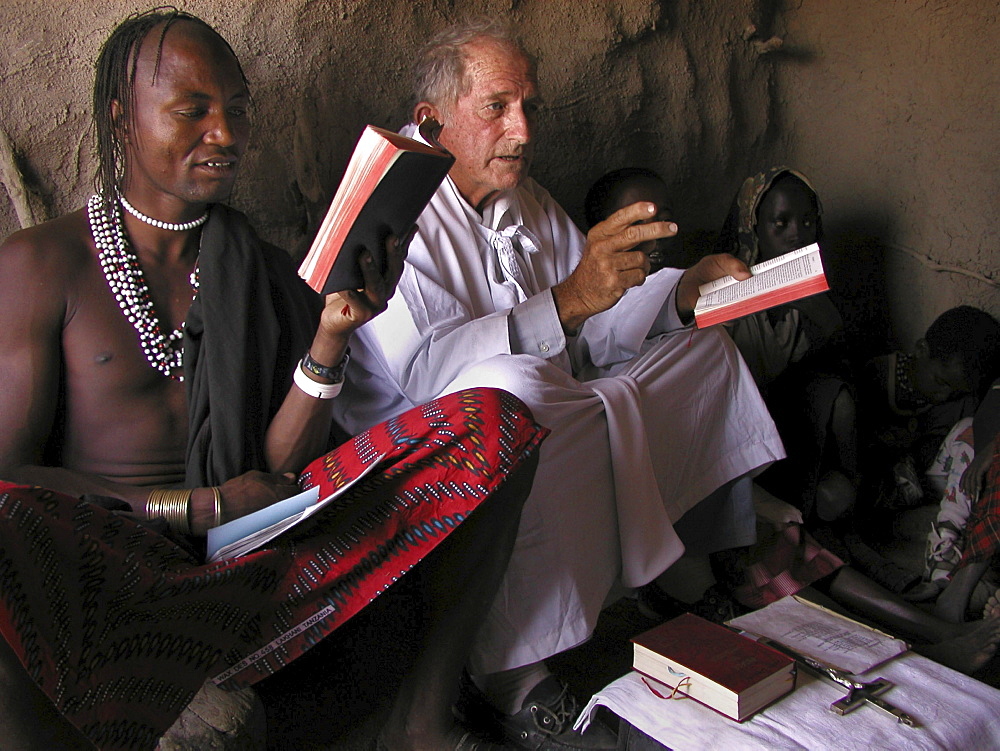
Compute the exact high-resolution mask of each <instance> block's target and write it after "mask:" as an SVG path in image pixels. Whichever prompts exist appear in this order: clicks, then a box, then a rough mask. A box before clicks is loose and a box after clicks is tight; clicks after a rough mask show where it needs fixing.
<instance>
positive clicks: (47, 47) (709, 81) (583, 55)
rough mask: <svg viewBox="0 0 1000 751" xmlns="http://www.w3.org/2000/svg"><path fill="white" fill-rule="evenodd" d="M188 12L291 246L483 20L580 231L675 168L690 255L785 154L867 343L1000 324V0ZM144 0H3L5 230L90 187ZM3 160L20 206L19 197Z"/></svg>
mask: <svg viewBox="0 0 1000 751" xmlns="http://www.w3.org/2000/svg"><path fill="white" fill-rule="evenodd" d="M178 4H179V5H180V6H181V7H183V8H184V9H186V10H189V11H191V12H193V13H196V14H198V15H200V16H202V17H203V18H205V19H206V20H207V21H209V22H210V23H213V24H214V25H216V26H217V27H218V28H219V29H220V30H221V31H222V32H223V33H224V35H225V36H226V37H227V38H228V39H229V41H230V42H231V43H232V45H233V47H234V48H235V49H236V51H237V53H238V54H239V55H240V57H241V59H242V60H243V63H244V67H245V69H246V72H247V75H248V77H249V78H250V81H251V83H252V86H253V92H254V96H255V113H254V125H255V128H254V139H253V144H252V148H251V151H250V153H249V154H248V157H247V159H246V161H245V163H244V167H243V176H242V178H241V181H240V184H239V187H238V189H237V194H236V195H235V197H234V203H235V204H236V205H237V206H239V207H240V208H242V209H243V210H245V211H247V212H248V213H249V214H250V216H251V218H252V219H253V220H254V221H255V222H256V224H257V225H258V227H259V228H260V229H261V231H262V233H263V234H264V235H265V236H267V237H268V238H269V239H272V240H274V241H276V242H278V243H279V244H282V245H283V246H284V247H286V248H288V249H289V251H290V252H293V253H299V252H301V251H302V250H303V249H304V246H306V245H307V244H308V239H309V236H310V233H311V231H312V230H313V229H314V227H315V226H316V224H317V223H318V221H319V216H320V213H321V212H322V211H323V209H324V208H325V202H326V201H328V200H329V197H330V196H331V195H332V193H333V191H334V189H335V187H336V184H337V181H338V179H339V176H340V173H341V171H342V170H343V167H344V163H345V160H346V158H347V156H348V153H349V151H350V147H351V144H352V143H353V140H354V139H355V138H356V136H357V133H358V132H359V130H360V128H361V127H362V126H363V125H364V124H365V123H368V122H372V123H375V124H378V125H383V126H387V127H393V128H395V127H398V126H399V125H401V124H402V123H403V122H404V120H405V118H406V114H407V111H408V104H407V92H408V89H409V85H408V69H409V60H410V58H411V56H412V54H413V52H414V50H415V49H417V47H418V46H419V44H420V41H421V40H422V39H423V38H425V37H426V35H427V34H429V33H432V32H433V31H434V30H436V29H438V28H440V27H441V26H443V25H444V24H446V23H447V22H448V21H449V19H452V18H454V17H456V16H459V15H462V14H466V13H472V12H479V13H487V14H490V15H493V16H497V17H505V18H509V19H511V20H513V21H514V22H515V23H517V25H518V26H519V27H520V28H521V29H522V30H523V34H524V38H525V41H526V43H527V45H528V47H529V48H530V49H531V50H533V51H534V52H535V53H536V54H537V56H538V58H539V66H540V67H539V73H540V79H541V83H542V90H543V95H544V98H545V102H546V104H545V109H544V112H543V115H542V122H541V124H540V127H539V133H538V138H539V144H540V147H539V153H538V157H537V160H536V166H535V170H534V171H535V175H536V177H537V178H538V179H539V180H540V182H542V183H543V184H544V185H546V186H547V187H549V188H550V189H551V190H552V192H553V193H554V194H555V195H556V197H557V198H558V199H559V200H560V201H562V202H563V204H564V205H565V206H566V207H567V208H568V209H569V210H570V212H571V214H573V215H574V217H576V218H578V219H579V218H580V214H581V211H580V204H581V202H582V198H583V195H584V193H585V192H586V188H587V186H588V185H589V184H590V182H591V181H592V180H593V179H595V178H596V177H598V176H599V175H600V174H601V173H602V172H603V171H605V170H606V169H611V168H614V167H619V166H624V165H627V164H644V165H648V166H652V167H653V168H655V169H657V170H659V171H661V172H662V173H663V174H664V175H665V176H666V177H667V181H668V184H669V185H670V186H671V188H672V190H673V192H674V195H675V196H676V207H675V208H676V211H677V216H678V219H679V221H680V222H681V224H682V227H683V228H684V229H685V231H686V232H687V233H688V237H689V240H690V241H691V244H692V245H695V246H698V245H699V243H701V242H703V241H705V240H707V239H708V238H710V236H711V234H712V233H713V232H714V231H715V230H716V229H717V228H718V226H719V225H720V224H721V221H722V218H723V216H724V214H725V212H726V209H727V207H728V204H729V201H730V200H731V197H732V195H733V193H734V192H735V190H736V188H737V187H738V185H739V183H740V181H741V180H742V178H743V177H744V176H745V175H746V174H748V173H749V172H751V171H755V170H757V169H759V168H760V167H763V166H766V165H767V164H770V163H773V162H789V163H792V164H795V165H796V166H798V167H799V168H801V169H802V170H804V171H805V172H807V174H809V175H810V176H811V177H813V178H814V180H815V182H816V183H817V185H818V187H819V189H820V192H821V195H822V197H823V201H824V204H825V206H826V210H827V217H828V221H827V226H828V229H829V230H830V232H829V238H830V244H831V249H832V250H834V251H835V253H836V254H837V259H836V260H835V267H834V268H833V269H832V274H833V275H834V277H835V280H836V282H837V283H838V285H839V286H841V287H842V288H843V292H844V296H845V298H846V301H847V302H846V305H847V308H848V310H847V313H848V315H849V317H850V318H851V320H852V322H853V323H854V324H855V325H857V326H859V327H860V328H862V329H863V330H864V331H866V332H868V335H869V336H870V337H871V338H873V339H874V338H876V337H878V338H881V337H884V336H887V335H889V333H890V332H888V331H885V330H883V327H882V325H881V324H880V320H883V319H884V320H888V321H891V322H892V323H893V324H894V326H895V333H896V335H897V338H899V339H900V340H901V341H902V342H904V343H907V342H908V341H911V340H912V339H913V338H915V334H914V332H918V331H919V330H922V327H923V326H926V323H927V322H929V320H930V318H932V317H933V315H935V314H936V313H937V312H939V311H940V310H942V309H944V308H945V307H948V306H949V305H952V304H955V303H956V302H959V301H970V302H974V303H976V304H979V305H982V306H983V307H986V308H988V309H990V310H991V311H992V312H993V313H995V314H1000V294H998V287H997V284H998V281H997V280H998V274H997V267H998V265H1000V264H998V263H997V240H998V230H997V220H998V218H1000V217H998V213H1000V210H998V202H997V194H998V190H997V188H998V187H1000V186H998V167H997V160H996V157H995V154H996V153H997V151H998V146H1000V143H998V140H1000V135H998V129H997V120H996V114H995V113H996V111H997V109H998V104H1000V102H998V97H1000V86H998V85H997V84H998V83H1000V81H998V72H997V71H998V66H997V59H996V54H997V53H996V50H997V48H998V46H1000V38H998V31H997V29H998V25H997V10H996V5H995V3H982V2H979V1H978V0H935V2H930V3H928V2H912V1H908V0H884V1H883V2H878V3H869V2H864V1H863V0H800V1H799V2H792V1H791V0H786V1H785V2H782V0H674V1H670V2H667V1H665V0H664V1H662V2H656V1H655V0H574V1H573V2H570V1H569V0H565V1H563V0H415V1H411V0H311V1H310V0H283V1H281V2H279V1H278V0H257V1H256V2H235V1H233V0H197V1H192V2H187V3H184V2H180V1H179V2H178ZM144 7H145V6H139V5H136V4H135V3H133V2H120V1H116V0H112V1H110V2H104V3H101V4H99V5H98V4H96V3H79V4H68V3H63V2H56V1H55V0H4V4H3V11H4V23H5V27H6V34H5V40H6V44H5V45H4V46H3V48H2V49H0V82H2V83H0V103H2V107H0V128H2V130H3V133H4V134H5V135H6V136H7V137H9V141H8V144H7V146H5V145H4V144H3V143H2V142H0V152H3V153H0V170H2V172H0V176H2V178H3V182H4V184H5V186H6V187H7V192H6V193H5V192H3V191H0V235H4V236H5V235H7V234H9V233H10V232H11V231H13V230H15V229H17V228H18V227H19V226H21V224H22V223H24V222H27V221H30V220H31V219H30V216H29V215H30V214H32V213H33V214H34V215H35V216H36V217H44V216H52V215H55V214H58V213H62V212H65V211H69V210H72V209H74V208H77V207H79V206H80V205H82V203H83V201H84V200H85V198H86V196H87V195H88V194H89V193H90V192H91V190H92V174H93V167H94V160H93V154H92V145H91V144H92V131H91V126H90V102H89V99H90V88H91V79H92V65H93V60H94V57H95V55H96V51H97V49H98V47H99V45H100V43H101V41H102V40H103V39H104V38H105V36H106V35H107V32H108V31H109V29H110V28H111V27H112V26H113V25H114V24H115V23H116V22H117V21H118V20H120V19H121V18H122V17H124V16H125V15H127V14H128V13H130V12H132V11H134V10H137V9H141V8H144ZM6 153H13V154H14V156H15V161H16V164H17V166H18V167H19V168H20V170H21V171H22V172H23V177H24V180H23V185H24V186H26V187H27V189H28V191H29V195H27V196H21V197H18V192H19V190H20V187H19V184H20V183H21V181H19V180H18V179H17V178H16V177H14V175H13V170H12V168H11V164H9V163H5V162H4V155H5V154H6ZM8 195H9V196H11V198H10V200H8ZM934 263H938V264H942V265H945V266H947V267H949V269H950V270H948V271H944V272H940V271H934V270H932V269H933V264H934ZM859 270H860V271H863V272H864V273H859ZM882 299H885V300H887V303H886V304H885V305H881V304H880V303H879V300H882Z"/></svg>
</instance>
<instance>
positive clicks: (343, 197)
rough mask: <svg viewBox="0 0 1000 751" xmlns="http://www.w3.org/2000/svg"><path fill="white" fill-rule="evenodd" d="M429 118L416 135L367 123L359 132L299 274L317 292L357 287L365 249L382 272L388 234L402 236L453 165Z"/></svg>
mask: <svg viewBox="0 0 1000 751" xmlns="http://www.w3.org/2000/svg"><path fill="white" fill-rule="evenodd" d="M439 128H440V126H439V125H438V124H437V122H436V121H434V120H430V119H427V120H425V121H424V122H422V123H421V124H420V136H421V138H422V139H423V140H422V141H418V140H416V139H412V138H407V137H405V136H401V135H399V134H398V133H393V132H392V131H389V130H384V129H382V128H376V127H374V126H371V125H369V126H368V127H366V128H365V129H364V132H362V134H361V137H360V139H359V140H358V143H357V145H356V146H355V148H354V153H353V154H352V155H351V160H350V162H349V163H348V165H347V170H346V171H345V173H344V178H343V180H341V183H340V187H339V188H337V193H336V194H335V195H334V197H333V201H332V202H331V203H330V208H329V210H328V211H327V214H326V217H325V218H324V219H323V223H322V224H321V225H320V228H319V231H318V232H317V233H316V238H315V240H314V241H313V244H312V247H310V249H309V252H308V253H307V254H306V257H305V259H304V260H303V261H302V265H301V266H300V267H299V275H300V276H301V277H302V278H303V279H305V280H306V282H307V283H308V284H309V286H310V287H312V288H313V289H314V290H316V291H317V292H320V293H321V294H330V293H332V292H339V291H342V290H357V289H361V288H362V287H363V285H364V284H365V280H364V276H363V273H362V271H361V268H360V267H359V264H358V260H359V258H360V257H361V253H362V251H364V250H367V251H368V252H369V253H371V255H372V259H373V263H374V267H375V269H376V270H377V271H378V272H379V273H385V270H386V268H385V257H384V253H383V250H384V243H385V239H386V237H388V236H389V235H394V236H395V237H396V238H403V237H404V236H405V235H406V233H407V231H408V230H409V229H410V228H411V227H412V226H413V224H414V222H416V220H417V217H418V216H419V215H420V213H421V212H422V211H423V210H424V207H425V206H426V205H427V202H428V201H430V199H431V196H433V195H434V192H435V191H436V190H437V188H438V186H439V185H440V184H441V181H442V180H444V178H445V176H446V175H447V174H448V170H449V169H451V165H452V163H453V162H454V161H455V159H454V157H453V156H452V155H451V154H449V153H448V152H447V151H446V150H445V149H444V148H442V147H441V146H440V145H438V144H437V143H436V141H435V140H434V136H435V133H436V131H437V130H438V129H439Z"/></svg>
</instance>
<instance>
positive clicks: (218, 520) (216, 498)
mask: <svg viewBox="0 0 1000 751" xmlns="http://www.w3.org/2000/svg"><path fill="white" fill-rule="evenodd" d="M212 511H213V514H212V526H213V527H218V526H219V525H220V524H222V491H221V490H219V488H218V487H217V486H215V485H213V486H212Z"/></svg>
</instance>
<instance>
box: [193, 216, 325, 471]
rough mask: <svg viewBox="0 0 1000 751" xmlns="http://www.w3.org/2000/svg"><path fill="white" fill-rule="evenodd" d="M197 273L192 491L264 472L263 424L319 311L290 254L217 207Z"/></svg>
mask: <svg viewBox="0 0 1000 751" xmlns="http://www.w3.org/2000/svg"><path fill="white" fill-rule="evenodd" d="M198 268H199V271H198V274H199V283H200V284H199V292H198V295H197V297H196V298H195V300H194V302H193V303H192V304H191V310H190V311H189V312H188V316H187V320H186V322H185V332H184V380H185V383H186V385H187V398H188V421H189V425H188V446H187V454H186V467H187V472H186V477H185V483H184V484H185V487H189V488H196V487H205V486H210V485H221V484H222V483H224V482H225V481H226V480H229V479H232V478H233V477H236V476H238V475H240V474H243V473H244V472H247V471H249V470H252V469H258V470H265V469H266V466H265V462H264V435H265V432H266V430H267V426H268V425H269V424H270V422H271V419H272V418H273V417H274V415H275V413H276V412H277V411H278V408H279V407H280V406H281V403H282V401H283V400H284V398H285V395H286V394H287V393H288V389H289V388H290V387H291V381H292V372H293V369H294V367H295V364H296V363H297V362H298V360H299V358H300V357H302V355H303V353H305V351H306V349H307V348H308V347H309V345H310V344H311V343H312V339H313V335H314V334H315V332H316V324H317V322H318V320H319V313H320V310H321V309H322V299H321V298H320V297H319V295H317V294H316V293H315V292H313V291H312V290H311V289H310V288H309V287H307V286H306V284H305V282H303V281H302V280H301V279H300V278H299V277H298V275H297V274H296V272H295V267H294V264H293V263H292V260H291V258H290V257H289V256H288V254H286V253H285V252H284V251H282V250H280V249H278V248H275V247H274V246H272V245H269V244H268V243H265V242H264V241H262V240H261V239H260V238H259V237H258V236H257V234H256V233H255V232H254V231H253V229H251V227H250V224H249V223H248V222H247V219H246V217H245V216H244V215H243V214H241V213H240V212H238V211H236V210H234V209H231V208H229V207H227V206H223V205H221V204H217V205H215V206H214V207H213V208H212V212H211V216H210V218H209V220H208V222H207V223H206V224H205V227H204V229H203V230H202V244H201V255H200V257H199V261H198Z"/></svg>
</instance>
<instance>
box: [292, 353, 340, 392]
mask: <svg viewBox="0 0 1000 751" xmlns="http://www.w3.org/2000/svg"><path fill="white" fill-rule="evenodd" d="M292 380H293V381H294V382H295V385H296V386H298V387H299V390H300V391H302V392H303V393H305V394H306V395H308V396H311V397H313V398H314V399H333V398H334V397H335V396H337V395H338V394H339V393H340V390H341V389H342V388H344V382H343V381H340V382H338V383H317V382H316V381H314V380H313V379H312V378H310V377H309V376H307V375H306V372H305V371H304V370H303V369H302V361H301V360H299V364H298V365H296V366H295V373H294V374H293V375H292Z"/></svg>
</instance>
